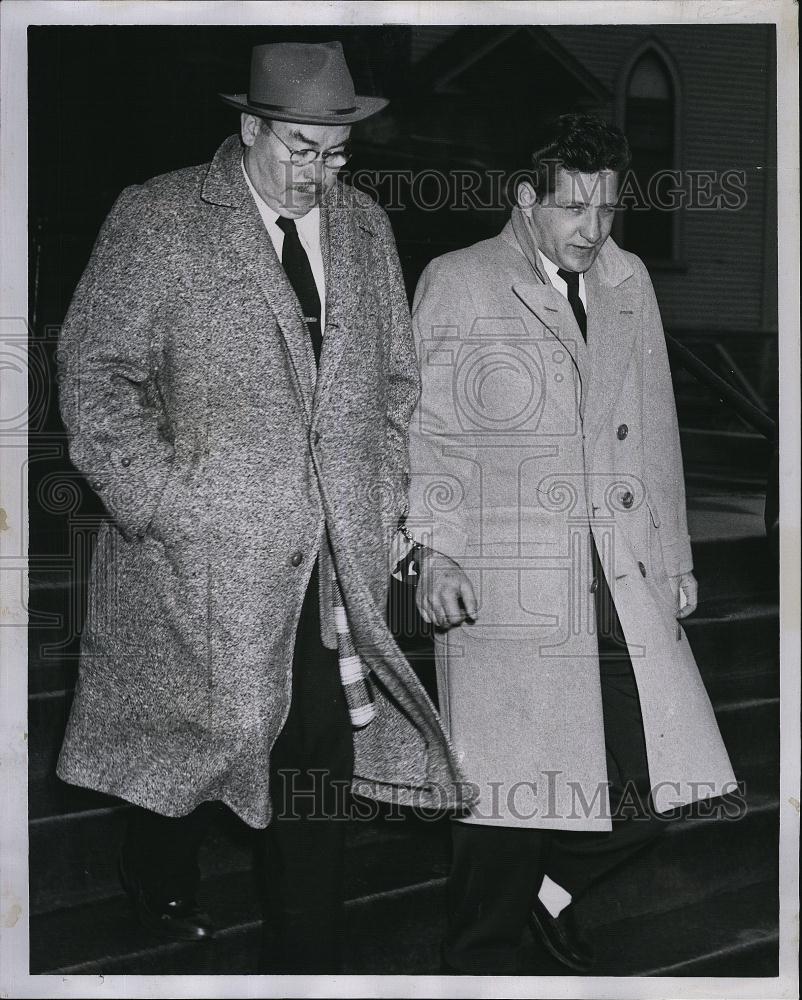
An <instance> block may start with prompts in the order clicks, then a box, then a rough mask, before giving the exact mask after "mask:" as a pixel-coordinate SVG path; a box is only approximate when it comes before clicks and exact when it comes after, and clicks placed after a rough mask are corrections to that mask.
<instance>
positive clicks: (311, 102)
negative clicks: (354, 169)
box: [220, 42, 387, 125]
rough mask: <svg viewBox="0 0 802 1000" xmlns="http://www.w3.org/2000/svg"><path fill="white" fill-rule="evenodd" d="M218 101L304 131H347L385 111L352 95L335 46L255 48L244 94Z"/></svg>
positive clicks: (379, 102) (379, 103) (382, 103)
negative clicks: (309, 128)
mask: <svg viewBox="0 0 802 1000" xmlns="http://www.w3.org/2000/svg"><path fill="white" fill-rule="evenodd" d="M220 97H221V98H222V99H223V100H224V101H225V102H226V104H230V105H231V106H232V107H234V108H237V110H239V111H246V112H248V113H249V114H252V115H258V116H259V117H261V118H273V119H276V120H277V121H283V122H299V123H302V124H306V125H350V124H351V123H352V122H358V121H361V120H362V119H363V118H368V117H370V115H375V114H376V112H377V111H381V109H382V108H384V107H386V105H387V101H386V100H385V99H384V98H383V97H363V96H361V95H359V94H356V93H355V92H354V81H353V80H352V78H351V74H350V73H349V71H348V65H347V64H346V62H345V56H344V54H343V47H342V45H341V44H340V43H339V42H321V43H319V44H315V45H313V44H305V43H303V42H276V43H273V44H270V45H257V46H255V47H254V49H253V52H252V54H251V80H250V86H249V89H248V93H247V94H220Z"/></svg>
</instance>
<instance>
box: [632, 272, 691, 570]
mask: <svg viewBox="0 0 802 1000" xmlns="http://www.w3.org/2000/svg"><path fill="white" fill-rule="evenodd" d="M640 268H641V287H642V289H643V296H642V298H643V320H642V324H643V325H642V330H643V350H644V358H643V373H644V374H643V378H644V392H643V409H644V418H643V420H644V456H645V468H646V479H647V487H648V491H649V496H650V498H651V503H652V504H653V506H654V507H655V508H656V511H655V510H653V513H656V514H657V516H658V519H659V521H660V531H659V537H660V541H661V546H662V550H663V559H664V561H665V565H666V569H667V570H668V574H669V576H677V575H679V574H680V573H690V572H691V570H692V569H693V556H692V554H691V543H690V538H689V536H688V522H687V512H686V507H685V478H684V473H683V467H682V452H681V449H680V437H679V426H678V423H677V407H676V401H675V399H674V386H673V384H672V381H671V369H670V368H669V365H668V352H667V350H666V338H665V334H664V332H663V324H662V321H661V319H660V309H659V307H658V305H657V298H656V296H655V294H654V288H653V286H652V282H651V278H650V277H649V274H648V272H647V270H646V268H645V267H644V265H643V264H642V263H641V264H640Z"/></svg>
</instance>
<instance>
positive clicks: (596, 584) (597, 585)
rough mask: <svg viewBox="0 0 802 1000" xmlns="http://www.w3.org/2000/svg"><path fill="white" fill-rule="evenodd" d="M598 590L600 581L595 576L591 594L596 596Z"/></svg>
mask: <svg viewBox="0 0 802 1000" xmlns="http://www.w3.org/2000/svg"><path fill="white" fill-rule="evenodd" d="M598 589H599V579H598V577H595V576H594V577H593V582H592V583H591V585H590V592H591V594H595V593H596V591H597V590H598Z"/></svg>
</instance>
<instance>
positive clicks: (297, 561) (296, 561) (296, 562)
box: [290, 550, 304, 566]
mask: <svg viewBox="0 0 802 1000" xmlns="http://www.w3.org/2000/svg"><path fill="white" fill-rule="evenodd" d="M303 561H304V554H303V552H301V551H300V550H299V551H298V552H293V554H292V555H291V556H290V562H291V563H292V564H293V566H300V565H301V563H302V562H303Z"/></svg>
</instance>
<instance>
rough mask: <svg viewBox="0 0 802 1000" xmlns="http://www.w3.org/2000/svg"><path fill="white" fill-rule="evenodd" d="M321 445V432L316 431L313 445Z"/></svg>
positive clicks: (313, 436)
mask: <svg viewBox="0 0 802 1000" xmlns="http://www.w3.org/2000/svg"><path fill="white" fill-rule="evenodd" d="M319 443H320V431H315V432H314V434H313V435H312V444H319Z"/></svg>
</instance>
